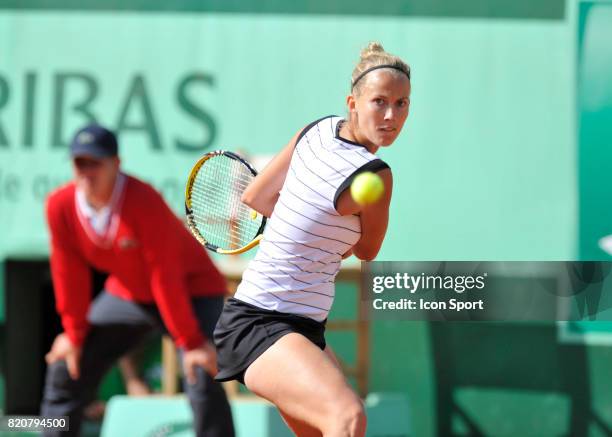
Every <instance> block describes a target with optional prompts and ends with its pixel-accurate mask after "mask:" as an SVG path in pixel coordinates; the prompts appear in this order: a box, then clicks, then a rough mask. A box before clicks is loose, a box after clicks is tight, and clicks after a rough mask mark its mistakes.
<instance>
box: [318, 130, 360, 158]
mask: <svg viewBox="0 0 612 437" xmlns="http://www.w3.org/2000/svg"><path fill="white" fill-rule="evenodd" d="M317 133H318V134H319V142H320V143H321V148H322V149H323V150H325V151H327V152H329V153H333V154H334V155H336V156H338V158H340V159H342V160H343V161H344V162H346V163H348V164H350V165H352V166H353V167H355V168H358V167H359V166H358V165H357V164H355V163H354V162H352V161H349V160H348V159H346V158H345V157H344V156H342V155H341V154H339V153H338V152H336V151H335V150H330V149H328V148H327V147H325V145H324V143H323V139H322V138H321V129H319V126H318V125H317ZM334 141H335V142H336V143H338V144H342V143H340V142H338V141H336V140H335V139H334ZM342 146H343V147H344V148H345V149H348V147H346V146H345V145H344V144H342ZM359 156H360V157H361V158H363V159H365V158H364V157H363V156H361V155H359Z"/></svg>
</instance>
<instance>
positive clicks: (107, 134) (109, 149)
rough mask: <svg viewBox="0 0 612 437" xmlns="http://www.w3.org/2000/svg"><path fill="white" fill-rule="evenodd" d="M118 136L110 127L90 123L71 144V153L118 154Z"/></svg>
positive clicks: (95, 155) (82, 154)
mask: <svg viewBox="0 0 612 437" xmlns="http://www.w3.org/2000/svg"><path fill="white" fill-rule="evenodd" d="M118 149H119V148H118V146H117V137H116V136H115V134H114V133H112V132H111V131H109V130H108V129H106V128H104V127H102V126H100V125H97V124H90V125H88V126H85V127H84V128H83V129H81V130H80V131H78V132H77V133H76V135H75V136H74V139H73V140H72V143H71V144H70V155H71V156H72V157H73V158H74V157H77V156H93V157H95V158H108V157H111V156H117V153H118Z"/></svg>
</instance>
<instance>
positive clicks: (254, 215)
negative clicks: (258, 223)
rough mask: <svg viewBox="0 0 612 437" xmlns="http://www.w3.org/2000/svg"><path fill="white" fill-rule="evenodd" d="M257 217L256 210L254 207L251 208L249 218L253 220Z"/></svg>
mask: <svg viewBox="0 0 612 437" xmlns="http://www.w3.org/2000/svg"><path fill="white" fill-rule="evenodd" d="M256 218H257V211H255V210H254V209H252V210H251V220H255V219H256Z"/></svg>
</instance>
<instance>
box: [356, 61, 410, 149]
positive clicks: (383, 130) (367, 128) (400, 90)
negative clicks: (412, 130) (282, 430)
mask: <svg viewBox="0 0 612 437" xmlns="http://www.w3.org/2000/svg"><path fill="white" fill-rule="evenodd" d="M364 79H365V83H363V84H362V86H361V89H360V93H359V95H358V96H356V97H353V96H349V98H348V106H349V111H350V113H351V119H352V121H353V122H354V123H355V125H354V127H355V136H356V139H357V142H359V143H361V144H364V145H366V146H369V147H370V146H371V147H375V148H378V147H384V146H388V145H390V144H392V143H393V142H394V141H395V139H396V138H397V136H398V135H399V134H400V132H401V130H402V127H403V126H404V122H405V121H406V118H407V117H408V109H409V107H410V80H409V79H408V78H407V77H406V75H404V74H398V73H397V72H394V71H393V72H392V71H387V70H375V71H373V72H371V73H369V74H367V75H366V76H365V77H364V78H363V79H362V80H364Z"/></svg>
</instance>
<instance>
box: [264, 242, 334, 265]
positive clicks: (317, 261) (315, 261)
mask: <svg viewBox="0 0 612 437" xmlns="http://www.w3.org/2000/svg"><path fill="white" fill-rule="evenodd" d="M263 242H264V243H270V244H271V245H273V246H275V247H277V248H278V249H280V250H282V251H283V252H285V253H286V254H288V255H291V256H293V257H295V258H302V259H305V260H306V261H310V262H311V263H319V264H323V266H325V267H327V266H332V265H334V264H340V261H329V262H323V261H319V260H316V259H310V258H306V257H305V256H301V255H296V254H294V253H292V252H289V251H288V250H287V249H284V248H282V247H280V246H279V245H278V244H276V243H280V244H287V242H285V241H277V242H274V241H272V240H269V239H267V238H266V239H265V240H263ZM259 249H260V250H261V247H260V248H259ZM268 256H269V255H268ZM339 269H340V267H336V270H339Z"/></svg>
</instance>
